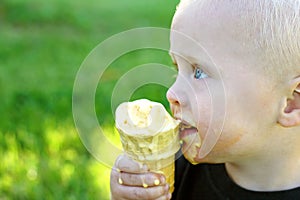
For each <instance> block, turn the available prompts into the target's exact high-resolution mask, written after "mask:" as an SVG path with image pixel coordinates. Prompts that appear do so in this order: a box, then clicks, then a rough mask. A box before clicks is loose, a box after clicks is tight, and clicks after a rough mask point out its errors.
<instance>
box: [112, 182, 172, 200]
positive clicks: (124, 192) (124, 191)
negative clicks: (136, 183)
mask: <svg viewBox="0 0 300 200" xmlns="http://www.w3.org/2000/svg"><path fill="white" fill-rule="evenodd" d="M168 191H169V187H168V186H167V185H160V186H156V187H149V188H143V187H131V186H125V185H120V186H119V190H118V192H119V195H120V196H122V197H124V198H125V199H131V200H141V199H151V200H152V199H159V198H161V197H166V196H167V195H168ZM165 199H166V198H165Z"/></svg>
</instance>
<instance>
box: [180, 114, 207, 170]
mask: <svg viewBox="0 0 300 200" xmlns="http://www.w3.org/2000/svg"><path fill="white" fill-rule="evenodd" d="M179 135H180V141H181V144H182V148H181V150H182V153H183V154H184V155H185V157H186V158H187V159H188V160H189V161H190V162H191V163H194V164H196V161H195V158H196V157H197V155H198V152H199V150H200V147H201V144H202V140H201V137H200V135H199V133H198V129H197V128H196V127H194V126H192V125H191V124H190V123H188V122H187V121H185V120H181V123H180V132H179Z"/></svg>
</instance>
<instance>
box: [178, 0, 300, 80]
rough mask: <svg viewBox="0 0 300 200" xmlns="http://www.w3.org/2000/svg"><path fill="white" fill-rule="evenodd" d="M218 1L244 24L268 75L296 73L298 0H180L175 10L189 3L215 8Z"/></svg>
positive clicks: (298, 62) (299, 41)
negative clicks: (227, 6) (227, 3)
mask: <svg viewBox="0 0 300 200" xmlns="http://www.w3.org/2000/svg"><path fill="white" fill-rule="evenodd" d="M222 2H229V3H230V5H231V7H230V12H232V13H235V14H234V15H235V16H236V17H239V18H240V19H241V20H240V21H241V23H244V27H246V30H245V31H246V33H247V35H249V36H251V37H249V38H248V39H250V40H251V42H253V43H254V45H255V46H256V49H258V50H259V51H260V53H261V58H262V59H263V60H264V67H263V68H264V69H265V71H266V72H267V73H268V74H269V75H270V76H276V79H278V76H280V77H281V78H283V79H284V78H291V76H299V75H300V0H226V1H225V0H222V1H220V0H181V2H180V4H179V5H178V7H177V12H180V11H181V10H183V9H184V8H185V7H187V6H189V5H190V4H193V3H198V4H199V3H201V4H204V3H205V4H208V5H209V6H210V7H213V8H216V7H218V6H219V7H221V6H222ZM275 72H276V73H275ZM282 74H284V75H285V76H286V77H283V76H282ZM282 81H285V80H282Z"/></svg>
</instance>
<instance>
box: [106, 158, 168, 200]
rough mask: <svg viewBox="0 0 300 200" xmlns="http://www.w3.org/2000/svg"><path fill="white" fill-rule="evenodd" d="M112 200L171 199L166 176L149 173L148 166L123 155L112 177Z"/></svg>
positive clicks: (117, 162) (115, 166)
mask: <svg viewBox="0 0 300 200" xmlns="http://www.w3.org/2000/svg"><path fill="white" fill-rule="evenodd" d="M110 190H111V199H112V200H125V199H126V200H141V199H142V200H143V199H151V200H152V199H153V200H163V199H170V198H171V195H170V194H169V185H168V184H166V179H165V177H164V175H162V174H158V173H153V172H149V170H148V169H147V166H145V165H144V166H140V164H138V163H137V162H135V161H133V160H132V159H130V158H128V157H127V156H125V155H121V156H119V157H118V159H117V160H116V163H115V165H114V167H113V169H112V171H111V175H110Z"/></svg>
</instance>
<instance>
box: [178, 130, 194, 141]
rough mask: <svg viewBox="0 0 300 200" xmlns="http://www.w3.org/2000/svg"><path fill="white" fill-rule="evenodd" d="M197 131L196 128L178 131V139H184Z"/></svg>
mask: <svg viewBox="0 0 300 200" xmlns="http://www.w3.org/2000/svg"><path fill="white" fill-rule="evenodd" d="M197 132H198V130H197V129H196V128H186V129H183V130H182V131H180V138H181V139H184V138H185V137H187V136H189V135H193V134H195V133H197Z"/></svg>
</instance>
